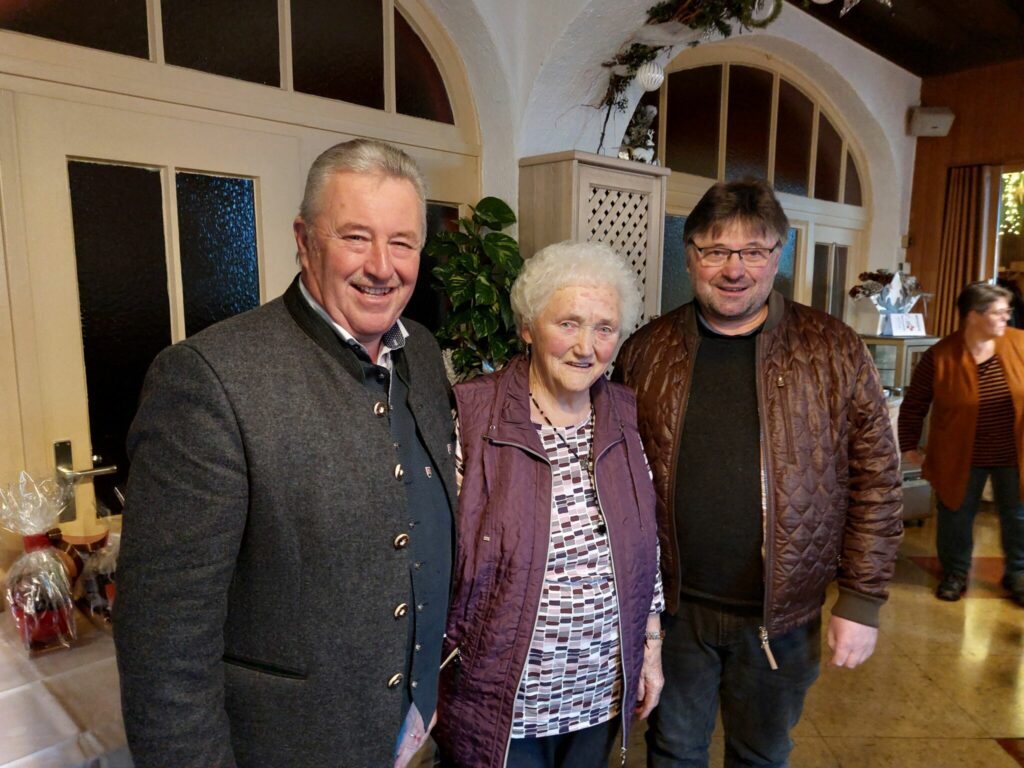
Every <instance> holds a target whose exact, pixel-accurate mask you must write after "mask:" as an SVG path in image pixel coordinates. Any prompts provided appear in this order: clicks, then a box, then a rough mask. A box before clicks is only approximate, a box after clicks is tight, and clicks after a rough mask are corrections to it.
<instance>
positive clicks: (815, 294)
mask: <svg viewBox="0 0 1024 768" xmlns="http://www.w3.org/2000/svg"><path fill="white" fill-rule="evenodd" d="M831 251H832V248H831V246H830V245H829V244H828V243H815V244H814V274H813V276H812V277H811V306H812V307H814V308H815V309H820V310H821V311H822V312H828V300H829V295H828V263H829V256H830V254H831Z"/></svg>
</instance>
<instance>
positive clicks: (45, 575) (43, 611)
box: [0, 472, 77, 652]
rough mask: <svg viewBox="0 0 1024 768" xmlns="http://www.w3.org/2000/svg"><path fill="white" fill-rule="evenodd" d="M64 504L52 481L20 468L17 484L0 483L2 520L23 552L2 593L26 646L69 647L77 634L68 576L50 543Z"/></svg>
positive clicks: (35, 649)
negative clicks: (17, 536) (17, 538)
mask: <svg viewBox="0 0 1024 768" xmlns="http://www.w3.org/2000/svg"><path fill="white" fill-rule="evenodd" d="M65 504H66V497H65V495H64V494H63V493H62V492H61V489H60V488H58V487H57V485H56V484H55V483H53V482H51V481H43V482H41V483H36V482H35V481H34V480H33V479H32V477H31V476H30V475H29V474H28V473H27V472H22V473H21V476H20V478H19V481H18V483H17V484H15V485H12V486H11V487H10V488H8V489H6V490H4V489H2V488H0V525H2V526H3V527H4V528H6V529H8V530H10V531H13V532H14V533H17V534H20V535H21V537H22V540H23V541H24V544H25V554H23V555H22V556H21V557H19V558H18V559H17V560H15V561H14V563H13V564H12V565H11V567H10V569H9V570H8V571H7V578H6V579H5V581H4V588H5V589H4V592H5V596H6V598H7V605H8V607H9V608H10V611H11V616H12V617H13V618H14V623H15V624H16V625H17V628H18V634H19V635H20V636H21V640H22V642H23V643H24V645H25V648H26V650H28V651H31V652H38V651H44V650H49V649H51V648H58V647H60V646H65V647H70V646H71V643H72V642H74V640H75V638H76V636H77V635H76V631H75V613H74V603H73V602H72V599H71V581H70V579H68V573H67V570H66V569H65V567H64V564H63V562H62V561H61V559H60V557H59V556H58V555H57V550H55V549H54V548H53V547H52V546H51V544H50V536H49V533H48V532H49V531H50V530H51V529H53V528H54V527H56V525H57V522H58V520H59V519H60V513H61V511H62V510H63V509H64V506H65Z"/></svg>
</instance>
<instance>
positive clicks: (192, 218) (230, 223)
mask: <svg viewBox="0 0 1024 768" xmlns="http://www.w3.org/2000/svg"><path fill="white" fill-rule="evenodd" d="M176 187H177V198H178V234H179V239H180V243H181V283H182V298H183V303H184V305H185V334H186V335H187V336H191V335H192V334H194V333H198V332H199V331H201V330H203V328H206V327H207V326H208V325H212V324H213V323H216V322H217V321H218V320H223V319H225V318H227V317H231V316H232V315H237V314H238V313H239V312H244V311H245V310H247V309H252V308H253V307H256V306H258V305H259V303H260V275H259V265H258V259H257V254H258V251H257V248H256V212H255V207H254V203H253V201H254V196H253V182H252V180H251V179H235V178H231V177H226V176H207V175H205V174H201V173H179V174H178V175H177V179H176Z"/></svg>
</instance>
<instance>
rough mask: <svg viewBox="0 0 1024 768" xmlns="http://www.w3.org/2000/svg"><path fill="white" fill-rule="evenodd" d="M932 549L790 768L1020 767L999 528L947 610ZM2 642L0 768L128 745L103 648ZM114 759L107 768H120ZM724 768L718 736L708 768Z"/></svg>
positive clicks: (635, 759) (73, 760) (1018, 657)
mask: <svg viewBox="0 0 1024 768" xmlns="http://www.w3.org/2000/svg"><path fill="white" fill-rule="evenodd" d="M934 541H935V524H934V521H931V520H930V521H928V522H927V523H926V524H925V525H924V526H923V527H920V528H915V527H911V528H908V529H907V535H906V538H905V540H904V543H903V546H902V548H901V553H900V558H899V562H898V564H897V570H896V579H895V582H894V584H893V585H892V588H891V593H892V596H891V599H890V601H889V604H888V605H887V606H886V607H885V608H884V609H883V613H882V629H881V633H880V637H879V644H878V649H877V651H876V652H875V655H874V657H873V658H872V659H871V660H869V661H868V662H867V664H865V665H864V666H862V667H861V668H859V669H856V670H836V669H832V668H828V667H826V668H825V669H824V670H823V671H822V675H821V678H820V680H819V681H818V683H817V684H816V685H815V687H814V688H813V689H812V690H811V693H810V695H809V697H808V700H807V706H806V709H805V712H804V717H803V720H802V721H801V722H800V724H799V726H797V728H796V730H795V731H794V734H793V738H794V741H795V742H796V748H795V749H794V751H793V758H792V766H793V768H884V767H886V766H892V768H1020V766H1024V608H1021V607H1019V606H1017V605H1015V604H1013V603H1012V602H1010V601H1009V600H1008V599H1006V597H1005V593H1004V592H1003V591H1002V590H1001V588H1000V587H999V586H998V579H999V577H1000V576H1001V573H1002V571H1001V569H1000V568H999V567H998V562H996V560H995V559H997V558H999V556H1000V548H999V533H998V522H997V520H996V518H995V515H994V514H993V513H991V512H988V511H985V512H982V513H981V514H980V515H979V518H978V523H977V526H976V541H975V556H976V557H977V558H979V561H978V566H979V567H978V568H976V569H975V570H976V575H977V576H978V580H977V581H975V582H974V583H972V585H971V588H970V589H969V590H968V593H967V596H966V597H965V598H964V599H963V600H961V601H960V602H957V603H943V602H940V601H939V600H936V599H935V598H934V597H933V595H932V592H933V590H934V587H935V584H936V583H937V578H936V576H934V575H933V574H932V573H931V572H929V570H928V569H929V568H930V567H932V566H933V564H932V563H931V561H930V560H929V558H933V557H934V554H935V546H934ZM832 600H833V596H832V595H830V596H829V600H828V604H831V602H832ZM3 619H4V621H3V623H4V624H8V621H9V619H8V617H3ZM0 629H5V631H4V632H2V633H0V650H2V651H4V652H3V653H0V723H2V724H3V726H2V727H0V764H9V765H11V766H17V767H18V768H29V767H31V768H36V766H43V765H45V766H53V767H54V768H62V767H63V766H73V765H83V764H86V763H88V764H90V765H92V764H93V763H91V762H90V758H93V759H94V758H95V756H97V755H99V754H103V753H105V752H106V753H107V754H108V760H110V756H109V752H110V750H115V752H116V750H117V747H119V746H120V745H121V744H123V738H124V737H123V731H122V730H121V724H120V717H119V712H118V711H117V687H116V670H115V669H114V666H113V658H112V649H111V647H110V640H109V637H106V636H105V635H104V633H102V632H99V631H97V630H95V629H91V628H89V627H88V626H84V627H83V630H84V631H83V637H82V642H81V643H80V644H79V646H78V647H76V648H75V649H74V650H72V651H70V652H58V653H55V654H52V655H48V656H43V657H40V658H38V659H35V660H33V661H31V662H30V661H29V660H28V659H26V658H25V657H24V653H23V651H22V650H21V649H20V647H18V646H16V645H15V643H16V640H15V638H14V637H13V630H12V629H10V627H6V628H3V627H0ZM827 654H828V651H827V649H826V650H825V657H826V658H827ZM15 723H19V725H17V726H16V725H15ZM642 734H643V728H637V729H636V730H635V732H634V736H633V738H632V739H631V742H632V743H631V744H630V748H629V751H628V758H627V766H628V768H641V767H642V766H644V765H645V759H646V756H645V750H644V744H643V735H642ZM118 756H119V757H120V760H117V759H114V760H110V762H109V763H108V764H111V765H117V764H121V765H127V760H125V758H124V756H123V753H119V754H118ZM19 758H20V759H19ZM8 761H13V762H10V763H8ZM430 762H432V761H430V760H428V759H424V760H423V762H422V765H424V766H425V765H429V764H430ZM615 763H617V761H613V764H615ZM721 764H722V739H721V735H720V733H719V734H716V736H715V739H714V742H713V744H712V750H711V765H712V766H720V765H721Z"/></svg>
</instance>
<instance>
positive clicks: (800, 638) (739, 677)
mask: <svg viewBox="0 0 1024 768" xmlns="http://www.w3.org/2000/svg"><path fill="white" fill-rule="evenodd" d="M661 621H662V626H663V627H664V628H665V643H664V645H663V646H662V652H661V660H662V665H663V666H664V669H665V689H664V690H663V691H662V692H661V703H660V704H659V705H658V708H657V709H655V710H654V713H653V714H652V715H651V718H650V725H649V727H648V731H647V765H648V766H649V768H668V767H669V766H672V767H673V768H679V766H687V767H690V766H692V767H694V768H695V767H696V766H700V767H701V768H704V766H707V764H708V744H709V743H710V741H711V733H712V731H713V730H714V728H715V714H716V713H717V712H718V706H719V701H720V702H721V707H722V725H723V726H724V729H725V765H726V766H727V768H732V767H733V766H753V765H756V766H785V765H787V760H788V759H789V752H790V750H791V749H792V748H793V743H792V741H790V739H789V732H790V730H791V729H792V728H793V726H794V725H796V723H797V721H798V720H799V719H800V713H801V712H802V710H803V706H804V697H805V696H806V695H807V691H808V689H809V688H810V687H811V684H812V683H813V682H814V681H815V680H816V679H817V677H818V670H819V661H820V658H821V622H820V621H818V620H815V621H812V622H811V623H810V624H808V625H806V626H803V627H799V628H797V629H794V630H793V631H791V632H789V633H787V634H785V635H781V636H779V637H772V638H769V640H770V645H771V650H772V653H773V654H774V656H775V660H776V662H777V663H778V667H779V668H778V669H776V670H772V669H771V667H770V666H769V665H768V658H767V656H766V655H765V652H764V651H763V650H762V648H761V642H760V639H759V636H758V628H759V626H760V624H761V618H760V616H742V615H737V614H735V613H730V612H725V611H721V610H717V609H715V608H712V607H710V606H708V605H704V604H698V603H695V602H692V601H688V600H686V599H685V598H684V599H683V601H682V602H681V603H680V605H679V612H678V613H677V614H676V615H675V616H669V615H668V614H667V613H665V614H662V617H661Z"/></svg>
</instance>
